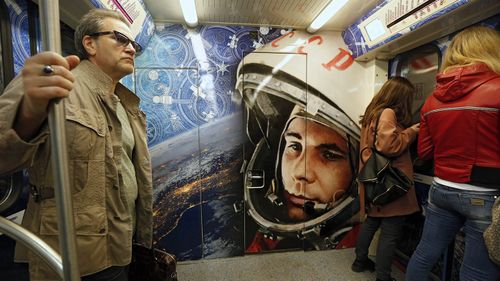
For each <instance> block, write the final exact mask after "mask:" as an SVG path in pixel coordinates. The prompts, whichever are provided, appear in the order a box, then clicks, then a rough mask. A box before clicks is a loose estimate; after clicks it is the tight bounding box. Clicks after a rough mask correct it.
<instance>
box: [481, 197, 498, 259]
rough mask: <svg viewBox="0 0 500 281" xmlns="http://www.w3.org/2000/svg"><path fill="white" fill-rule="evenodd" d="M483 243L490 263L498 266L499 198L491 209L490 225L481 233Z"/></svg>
mask: <svg viewBox="0 0 500 281" xmlns="http://www.w3.org/2000/svg"><path fill="white" fill-rule="evenodd" d="M483 237H484V243H485V244H486V249H487V250H488V254H489V256H490V259H491V261H493V262H494V263H496V264H498V265H500V196H499V197H497V199H496V200H495V203H493V208H492V209H491V224H490V225H489V226H488V228H486V230H485V231H484V233H483Z"/></svg>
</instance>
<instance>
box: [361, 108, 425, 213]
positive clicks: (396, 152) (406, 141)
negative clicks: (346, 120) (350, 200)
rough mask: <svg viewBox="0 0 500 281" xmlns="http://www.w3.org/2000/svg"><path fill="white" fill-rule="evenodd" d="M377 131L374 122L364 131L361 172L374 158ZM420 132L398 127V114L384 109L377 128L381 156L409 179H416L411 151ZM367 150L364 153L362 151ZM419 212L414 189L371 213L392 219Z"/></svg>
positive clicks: (363, 129)
mask: <svg viewBox="0 0 500 281" xmlns="http://www.w3.org/2000/svg"><path fill="white" fill-rule="evenodd" d="M374 131H375V121H373V122H372V123H371V124H370V126H369V127H368V128H366V127H363V128H362V129H361V140H360V151H362V155H361V157H362V159H363V161H360V162H359V169H360V170H361V168H363V166H364V165H363V162H365V161H366V160H368V158H370V155H371V154H372V152H371V150H370V149H364V148H365V147H370V146H371V145H372V144H373V137H374ZM416 136H417V132H416V131H415V130H413V129H412V128H407V129H403V128H402V127H401V125H399V124H398V123H397V119H396V114H395V113H394V111H393V110H392V109H390V108H386V109H384V111H382V114H381V115H380V121H379V124H378V128H377V141H376V143H375V146H376V148H377V150H378V151H380V152H381V153H382V154H384V155H386V156H388V157H391V158H392V159H393V160H392V166H393V167H397V168H399V169H401V171H403V172H404V173H405V174H406V175H407V176H408V177H409V178H410V179H413V165H412V161H411V157H410V152H409V150H408V148H409V146H410V144H411V143H412V142H413V141H414V140H415V138H416ZM363 149H364V150H363ZM359 191H360V200H362V202H361V206H364V203H363V201H364V198H365V196H364V193H365V189H364V186H363V185H362V184H360V190H359ZM418 210H419V207H418V203H417V197H416V195H415V188H414V187H411V188H410V190H409V191H408V193H407V194H406V195H405V196H403V197H401V198H399V199H397V200H395V201H394V202H391V203H389V204H387V205H385V206H382V207H374V208H371V209H370V211H369V212H368V215H369V216H372V217H392V216H402V215H409V214H412V213H415V212H417V211H418Z"/></svg>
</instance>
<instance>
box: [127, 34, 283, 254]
mask: <svg viewBox="0 0 500 281" xmlns="http://www.w3.org/2000/svg"><path fill="white" fill-rule="evenodd" d="M284 32H287V30H281V29H269V28H256V27H240V26H201V27H198V28H196V29H186V28H185V27H184V26H182V25H163V24H158V25H156V30H155V32H154V34H153V36H152V38H151V39H150V41H149V44H148V45H147V47H146V50H145V52H144V53H143V54H142V55H140V56H138V57H137V59H136V71H135V74H134V76H128V77H126V78H125V79H124V82H125V83H126V84H127V85H128V87H130V88H132V89H135V92H136V94H137V95H138V96H139V97H140V98H141V109H142V110H143V111H144V112H145V113H146V116H147V121H148V122H147V126H148V143H149V145H150V151H151V157H152V162H153V183H154V200H155V201H154V214H155V238H154V239H155V243H156V247H160V248H164V249H166V250H168V251H169V252H172V253H174V254H176V255H177V256H178V258H179V259H180V260H192V259H200V258H216V257H230V256H237V255H243V253H244V249H243V247H244V243H243V238H244V233H243V220H244V218H243V215H244V214H243V212H235V211H234V205H238V204H240V203H241V202H242V201H243V190H242V186H243V183H242V176H241V173H240V168H241V166H242V164H243V143H244V141H245V128H244V122H243V117H242V112H241V110H242V105H241V97H240V95H239V93H236V92H235V91H234V88H235V83H236V70H237V67H238V64H239V62H240V61H241V60H242V58H243V57H244V55H245V54H248V53H250V52H252V51H253V50H255V48H257V47H259V46H262V45H264V44H266V43H267V42H270V41H272V40H273V39H275V38H277V37H278V36H280V35H282V34H283V33H284ZM251 33H252V35H253V36H254V37H255V38H254V37H252V35H251Z"/></svg>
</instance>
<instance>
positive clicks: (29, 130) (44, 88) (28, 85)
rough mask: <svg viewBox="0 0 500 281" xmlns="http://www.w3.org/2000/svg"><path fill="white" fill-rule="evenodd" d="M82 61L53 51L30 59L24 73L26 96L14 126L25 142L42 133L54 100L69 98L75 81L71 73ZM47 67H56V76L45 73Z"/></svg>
mask: <svg viewBox="0 0 500 281" xmlns="http://www.w3.org/2000/svg"><path fill="white" fill-rule="evenodd" d="M79 61H80V60H79V59H78V57H76V56H69V57H67V58H63V57H62V56H60V55H58V54H57V53H53V52H45V53H40V54H38V55H35V56H33V57H31V58H29V59H27V60H26V63H25V65H24V68H23V70H22V79H23V88H24V96H23V98H22V100H21V104H20V106H19V108H18V112H17V114H16V119H15V121H14V126H13V129H14V130H15V131H16V133H17V134H18V135H19V137H20V138H21V139H23V140H25V141H28V140H29V139H31V137H33V136H34V135H35V134H36V133H37V132H38V130H39V128H40V126H41V125H42V123H43V122H45V119H47V115H48V106H49V102H50V100H52V99H55V98H65V97H67V96H68V94H69V92H70V91H71V90H72V89H73V82H74V81H75V78H74V77H73V74H72V73H71V71H70V70H71V69H72V68H74V67H75V66H76V65H77V64H78V63H79ZM45 65H50V66H52V68H53V69H54V73H52V74H46V73H44V72H43V71H42V69H43V67H44V66H45Z"/></svg>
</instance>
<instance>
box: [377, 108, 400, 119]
mask: <svg viewBox="0 0 500 281" xmlns="http://www.w3.org/2000/svg"><path fill="white" fill-rule="evenodd" d="M380 118H381V119H396V113H395V112H394V110H393V109H392V108H385V109H384V110H382V114H381V115H380Z"/></svg>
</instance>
